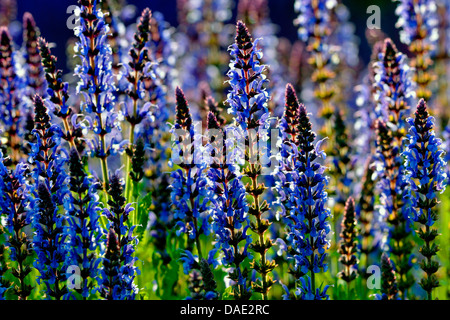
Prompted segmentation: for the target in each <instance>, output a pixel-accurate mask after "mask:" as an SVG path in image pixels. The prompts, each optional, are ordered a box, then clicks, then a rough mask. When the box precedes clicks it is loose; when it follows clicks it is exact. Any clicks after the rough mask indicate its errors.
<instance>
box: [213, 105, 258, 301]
mask: <svg viewBox="0 0 450 320" xmlns="http://www.w3.org/2000/svg"><path fill="white" fill-rule="evenodd" d="M208 130H210V131H209V136H210V143H209V144H208V145H207V146H206V148H207V149H208V151H209V152H210V153H211V156H212V158H213V159H212V161H211V162H212V163H210V165H209V169H208V171H207V176H208V187H209V188H210V189H211V192H212V193H213V194H215V196H213V197H212V198H211V204H212V206H211V215H212V218H213V222H212V229H213V232H214V233H215V234H216V240H217V242H216V245H215V246H216V248H217V249H220V250H221V251H222V253H223V257H222V265H224V266H226V267H230V268H231V270H232V271H231V272H230V273H229V277H230V279H231V280H232V281H233V282H234V289H233V296H234V298H235V299H237V300H242V299H248V298H249V297H250V296H251V292H250V290H249V288H248V287H247V279H246V277H245V276H244V275H245V273H246V270H244V269H243V268H242V267H241V263H242V262H244V261H245V260H246V259H248V258H250V253H249V251H248V246H249V245H250V243H251V241H252V240H251V236H250V235H249V234H248V233H247V231H248V228H249V225H250V221H249V218H248V205H247V201H246V192H245V187H244V184H243V183H242V176H241V173H240V168H239V166H238V163H237V159H236V152H237V150H236V149H233V146H234V139H236V137H235V134H236V133H235V131H236V130H235V128H234V127H227V128H225V129H224V130H222V129H221V126H220V124H219V121H218V120H217V118H216V117H215V115H214V114H213V112H211V111H210V112H209V113H208ZM224 135H226V136H224ZM221 138H222V139H221Z"/></svg>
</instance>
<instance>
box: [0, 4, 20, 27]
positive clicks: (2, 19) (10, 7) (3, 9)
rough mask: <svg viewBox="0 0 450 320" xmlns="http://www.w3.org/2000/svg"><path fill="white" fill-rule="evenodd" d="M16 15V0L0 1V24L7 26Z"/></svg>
mask: <svg viewBox="0 0 450 320" xmlns="http://www.w3.org/2000/svg"><path fill="white" fill-rule="evenodd" d="M16 17H17V0H3V1H2V2H0V26H8V25H9V24H10V23H11V22H13V21H14V20H15V19H16Z"/></svg>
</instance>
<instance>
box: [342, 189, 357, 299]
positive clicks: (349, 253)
mask: <svg viewBox="0 0 450 320" xmlns="http://www.w3.org/2000/svg"><path fill="white" fill-rule="evenodd" d="M341 226H342V231H341V243H340V246H339V250H338V251H339V253H340V254H341V257H340V258H339V262H341V263H342V264H343V265H344V269H343V270H342V271H341V272H340V273H339V274H338V276H339V277H340V278H341V279H343V280H344V281H346V282H347V283H348V284H349V283H350V282H351V281H352V280H354V279H355V278H356V277H357V275H358V274H357V272H356V270H355V268H356V266H357V264H358V259H357V258H356V252H357V248H356V240H357V239H356V238H357V236H358V232H357V230H356V217H355V200H353V198H352V197H349V198H348V200H347V202H346V204H345V209H344V218H343V219H342V225H341ZM349 298H350V297H349Z"/></svg>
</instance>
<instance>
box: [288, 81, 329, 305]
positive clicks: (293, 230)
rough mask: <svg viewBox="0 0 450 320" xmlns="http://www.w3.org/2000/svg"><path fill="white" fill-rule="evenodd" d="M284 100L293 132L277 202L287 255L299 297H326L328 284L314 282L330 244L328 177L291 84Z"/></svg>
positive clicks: (304, 109) (322, 155)
mask: <svg viewBox="0 0 450 320" xmlns="http://www.w3.org/2000/svg"><path fill="white" fill-rule="evenodd" d="M286 101H287V102H286V112H285V116H284V118H285V122H286V123H287V124H288V127H289V128H291V129H289V130H287V129H285V130H284V131H289V132H293V133H294V134H291V137H290V139H287V140H285V142H284V144H287V146H286V148H285V147H282V150H285V153H284V155H282V158H284V159H283V160H281V161H280V162H281V163H283V167H282V169H280V175H279V178H280V179H281V183H280V184H279V189H280V194H281V200H280V202H281V203H282V204H283V206H284V211H285V218H286V219H285V221H286V224H287V236H286V243H287V244H288V250H287V254H288V257H289V259H292V260H293V264H294V266H293V270H292V273H293V274H294V275H295V276H296V278H297V279H298V280H299V281H300V283H301V285H300V288H301V292H302V297H303V298H304V299H309V298H311V299H315V298H326V297H327V296H326V290H327V288H328V286H326V287H324V291H319V293H317V292H316V289H318V288H316V284H315V274H316V273H320V272H326V271H327V268H328V265H327V263H326V260H325V259H326V257H327V253H326V252H325V251H326V250H327V249H328V247H329V245H330V243H329V240H328V239H327V235H328V234H329V233H330V224H329V222H328V218H329V216H330V211H329V210H328V209H327V208H326V202H327V193H326V191H325V188H326V185H327V183H328V178H327V177H326V176H325V175H324V171H325V167H323V166H322V165H321V164H320V163H318V160H319V159H320V158H323V157H325V154H324V152H323V151H320V144H321V141H319V142H318V143H315V142H314V140H315V138H316V134H315V133H314V132H313V131H312V125H311V122H310V120H309V116H308V114H307V112H306V108H305V107H304V106H303V105H302V104H299V103H298V101H297V99H296V96H295V92H294V91H293V89H292V88H291V87H290V86H288V87H287V89H286ZM291 104H292V105H293V106H294V108H292V106H291ZM290 109H293V110H290ZM294 110H295V113H293V112H294ZM292 113H293V114H292ZM293 118H295V122H294V121H293ZM294 124H295V126H294ZM294 130H295V131H294ZM286 177H288V178H286ZM305 275H306V277H305Z"/></svg>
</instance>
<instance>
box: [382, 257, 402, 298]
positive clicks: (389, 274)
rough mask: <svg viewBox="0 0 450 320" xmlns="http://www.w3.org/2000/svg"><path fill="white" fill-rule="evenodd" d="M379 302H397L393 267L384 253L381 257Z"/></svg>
mask: <svg viewBox="0 0 450 320" xmlns="http://www.w3.org/2000/svg"><path fill="white" fill-rule="evenodd" d="M378 299H380V300H398V299H399V297H398V289H397V278H396V276H395V272H394V266H393V265H392V262H391V259H390V258H389V256H388V255H387V254H386V253H383V255H382V256H381V296H380V297H378Z"/></svg>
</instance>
